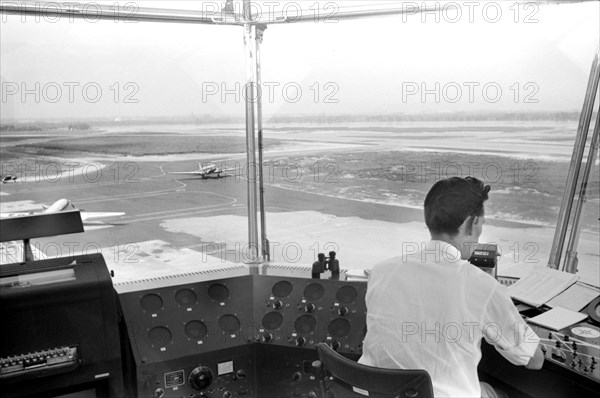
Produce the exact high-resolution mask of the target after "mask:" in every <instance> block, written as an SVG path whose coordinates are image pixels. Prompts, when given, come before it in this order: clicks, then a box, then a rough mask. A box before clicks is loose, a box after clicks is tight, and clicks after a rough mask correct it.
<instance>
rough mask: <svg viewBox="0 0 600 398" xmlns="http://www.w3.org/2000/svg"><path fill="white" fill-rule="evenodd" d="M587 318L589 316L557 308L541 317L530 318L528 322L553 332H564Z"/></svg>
mask: <svg viewBox="0 0 600 398" xmlns="http://www.w3.org/2000/svg"><path fill="white" fill-rule="evenodd" d="M585 318H587V314H582V313H580V312H575V311H571V310H568V309H566V308H562V307H556V308H553V309H551V310H550V311H546V312H544V313H543V314H541V315H538V316H535V317H533V318H529V319H528V320H527V321H528V322H531V323H535V324H536V325H540V326H544V327H547V328H548V329H552V330H556V331H559V330H562V329H564V328H566V327H569V326H571V325H574V324H576V323H578V322H581V321H583V320H584V319H585Z"/></svg>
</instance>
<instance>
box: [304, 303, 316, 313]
mask: <svg viewBox="0 0 600 398" xmlns="http://www.w3.org/2000/svg"><path fill="white" fill-rule="evenodd" d="M314 310H315V305H314V304H312V303H309V304H306V305H305V306H304V311H305V312H313V311H314Z"/></svg>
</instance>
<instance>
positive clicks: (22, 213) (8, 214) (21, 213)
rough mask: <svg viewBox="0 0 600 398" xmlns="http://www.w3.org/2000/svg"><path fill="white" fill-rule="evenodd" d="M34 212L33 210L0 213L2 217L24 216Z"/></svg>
mask: <svg viewBox="0 0 600 398" xmlns="http://www.w3.org/2000/svg"><path fill="white" fill-rule="evenodd" d="M32 214H34V213H33V212H16V213H0V218H11V217H24V216H30V215H32Z"/></svg>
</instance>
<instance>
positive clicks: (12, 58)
mask: <svg viewBox="0 0 600 398" xmlns="http://www.w3.org/2000/svg"><path fill="white" fill-rule="evenodd" d="M80 3H81V4H84V3H83V2H80ZM110 3H111V4H112V3H114V2H112V1H111V2H110ZM235 3H236V6H237V4H239V3H240V2H235ZM381 3H382V4H383V2H381ZM422 3H425V2H398V1H396V2H392V3H391V4H393V7H394V8H396V9H397V8H399V7H407V8H406V9H411V8H410V7H416V6H419V5H420V4H422ZM437 3H438V4H439V10H440V11H439V12H438V13H426V14H414V15H404V16H402V15H395V16H386V17H376V18H369V19H361V20H336V19H335V15H336V13H337V12H343V10H348V9H365V8H377V7H385V6H389V4H390V3H387V4H383V5H379V4H380V3H379V2H378V3H377V4H375V2H374V1H371V2H365V1H341V2H340V1H338V2H325V1H323V2H319V3H317V2H315V1H306V2H292V1H283V2H260V3H255V4H257V6H256V9H255V10H257V11H260V12H261V13H262V15H264V17H268V16H269V13H268V11H269V10H274V11H275V13H282V12H284V10H285V13H286V14H287V15H288V17H290V18H293V17H294V16H295V15H297V13H298V12H299V11H298V9H299V8H301V9H302V11H300V12H301V13H303V14H307V13H314V9H315V8H314V4H319V8H320V10H321V11H320V14H319V15H321V16H323V15H328V14H331V15H332V17H331V18H330V19H328V20H327V22H326V21H325V18H319V19H318V20H316V21H310V22H303V23H286V24H277V25H275V24H274V25H270V26H269V27H268V28H267V30H266V31H265V37H264V42H263V44H262V46H261V59H262V77H263V82H264V83H265V84H264V85H263V87H262V91H261V92H262V98H263V106H264V113H265V116H266V117H267V118H269V117H271V116H277V115H294V114H295V115H299V114H300V115H316V114H356V113H421V112H478V111H485V112H494V111H497V112H507V111H519V112H535V111H581V107H582V103H583V98H584V94H585V88H586V85H587V81H588V77H589V71H590V67H591V63H592V60H593V57H594V54H595V51H596V49H597V48H598V43H599V35H600V3H599V2H588V3H579V4H561V5H556V4H551V5H538V4H531V3H516V2H512V1H502V2H499V1H498V2H474V1H470V2H469V1H466V2H437ZM120 4H122V5H125V4H126V2H121V3H120ZM127 4H129V5H130V6H132V5H133V6H138V7H153V8H154V7H157V8H177V9H193V10H201V9H203V7H204V9H205V10H211V9H215V7H221V5H222V4H223V3H222V2H207V1H205V2H200V1H178V2H172V1H171V2H169V1H138V2H129V3H127ZM426 4H427V5H428V6H430V7H435V4H436V2H426ZM0 30H1V34H0V75H1V80H2V93H1V96H2V98H1V106H2V109H1V112H0V117H1V118H2V120H5V121H6V120H12V119H25V120H32V119H42V118H88V117H89V118H99V117H102V118H129V117H154V116H165V117H169V116H187V115H196V116H203V115H210V116H215V117H219V116H240V117H242V116H243V115H244V97H243V86H244V84H245V83H246V68H245V58H244V47H243V29H242V28H241V27H238V26H214V25H191V24H171V23H150V22H133V23H126V22H124V21H123V20H117V21H115V20H110V21H95V20H93V19H92V18H91V19H90V20H83V19H74V20H69V19H68V18H65V17H63V18H59V19H58V20H56V19H52V18H49V17H48V18H46V17H38V18H36V17H34V16H30V15H28V16H25V17H24V16H21V15H2V22H1V25H0Z"/></svg>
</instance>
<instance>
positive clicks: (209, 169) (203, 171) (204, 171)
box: [169, 163, 235, 179]
mask: <svg viewBox="0 0 600 398" xmlns="http://www.w3.org/2000/svg"><path fill="white" fill-rule="evenodd" d="M233 170H235V169H221V168H220V167H217V166H216V165H214V164H209V165H208V166H205V167H202V164H201V163H198V170H196V171H173V172H170V173H169V174H185V175H191V176H197V177H201V178H203V179H207V178H223V177H231V176H232V175H231V174H227V172H228V171H233Z"/></svg>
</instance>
